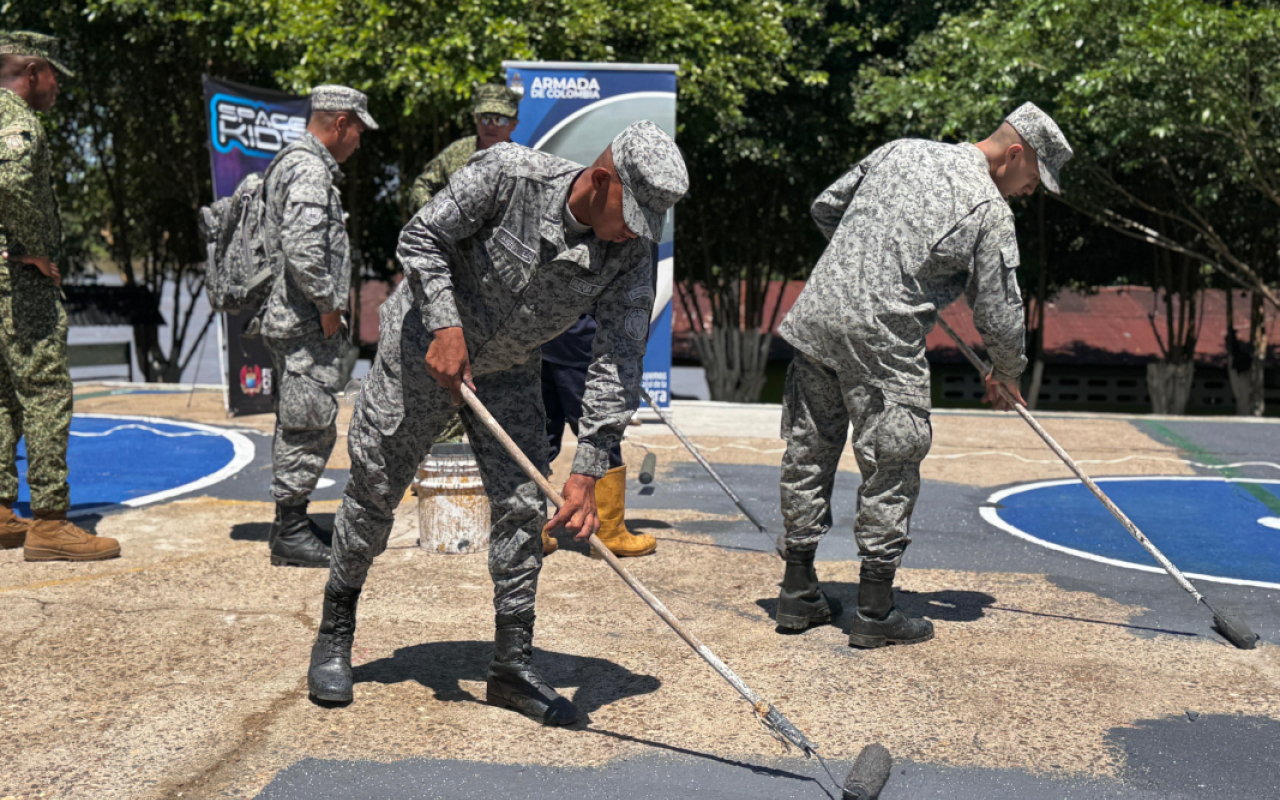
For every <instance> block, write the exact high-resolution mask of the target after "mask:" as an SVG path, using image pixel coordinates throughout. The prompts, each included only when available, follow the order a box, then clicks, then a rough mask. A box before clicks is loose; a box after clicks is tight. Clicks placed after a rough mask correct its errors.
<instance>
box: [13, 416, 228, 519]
mask: <svg viewBox="0 0 1280 800" xmlns="http://www.w3.org/2000/svg"><path fill="white" fill-rule="evenodd" d="M246 449H247V453H246V452H245V451H246ZM252 457H253V445H252V444H251V443H249V442H248V441H247V440H246V439H245V438H244V437H243V436H241V435H240V434H237V433H234V432H231V431H224V430H219V429H217V428H212V427H209V426H207V425H197V424H194V423H180V422H173V421H170V420H159V419H154V418H148V417H123V416H101V415H82V414H76V415H75V416H73V417H72V419H71V439H70V441H69V442H68V445H67V466H68V468H69V472H70V477H69V478H68V483H69V484H70V485H71V503H72V505H71V513H72V514H73V515H74V514H75V513H77V512H79V513H84V512H86V511H87V510H89V509H94V508H102V507H104V506H114V505H119V504H126V503H127V504H129V505H142V504H145V503H147V502H150V501H152V500H160V499H164V498H165V497H168V496H172V495H174V494H180V493H182V492H184V491H189V490H193V489H197V488H200V487H202V486H206V485H209V484H210V483H213V482H216V481H217V480H221V479H222V478H225V477H227V476H229V475H230V474H232V473H234V472H236V471H238V470H239V469H240V468H241V467H243V466H244V464H246V463H248V461H249V460H251V459H252ZM26 473H27V455H26V442H25V441H24V442H22V443H21V444H19V446H18V480H19V492H18V505H17V507H18V509H19V513H24V514H25V513H28V512H29V511H30V497H31V495H30V491H29V489H28V488H27V478H26Z"/></svg>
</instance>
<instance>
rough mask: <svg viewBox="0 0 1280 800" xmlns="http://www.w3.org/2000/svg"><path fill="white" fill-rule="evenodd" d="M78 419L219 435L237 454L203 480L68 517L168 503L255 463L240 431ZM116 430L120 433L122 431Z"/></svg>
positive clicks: (167, 422)
mask: <svg viewBox="0 0 1280 800" xmlns="http://www.w3.org/2000/svg"><path fill="white" fill-rule="evenodd" d="M75 416H77V417H82V418H84V419H118V420H125V421H128V422H135V423H136V422H142V423H150V424H153V425H154V424H160V425H174V426H177V427H182V428H190V429H191V430H192V431H199V432H201V433H202V434H204V435H216V436H221V437H223V438H225V439H226V440H227V441H229V442H231V447H232V450H233V454H232V456H231V460H230V461H228V462H227V463H226V464H225V465H224V466H223V467H222V468H221V469H219V470H218V471H216V472H212V473H210V474H208V475H205V476H204V477H203V478H198V479H196V480H194V481H191V482H190V483H184V484H183V485H181V486H175V487H173V488H172V489H165V490H163V491H159V492H153V493H151V494H147V495H143V496H142V497H134V498H131V499H129V500H123V501H121V502H120V503H118V504H116V503H106V504H103V505H100V506H92V507H89V508H79V509H75V510H74V511H71V512H68V514H67V516H68V517H83V516H85V515H87V514H93V513H95V512H98V511H102V510H104V509H108V508H115V507H116V506H117V505H123V506H128V507H130V508H137V507H139V506H145V505H150V504H151V503H158V502H160V501H161V500H167V499H169V498H170V497H176V496H178V495H180V494H186V493H187V492H194V491H195V490H197V489H203V488H204V487H206V486H212V485H214V484H215V483H221V482H222V481H224V480H226V479H227V478H230V477H231V476H232V475H234V474H236V473H237V472H239V471H240V470H242V469H244V468H245V467H247V466H248V465H249V464H250V462H252V461H253V456H254V447H253V442H251V441H249V438H248V437H247V436H244V435H243V434H240V433H237V432H236V431H230V430H226V429H224V428H215V427H213V426H212V425H202V424H201V423H199V422H185V421H179V420H174V419H163V418H161V417H135V416H129V415H125V414H76V415H75ZM121 427H125V426H121ZM130 427H132V426H130ZM113 430H118V428H116V429H113Z"/></svg>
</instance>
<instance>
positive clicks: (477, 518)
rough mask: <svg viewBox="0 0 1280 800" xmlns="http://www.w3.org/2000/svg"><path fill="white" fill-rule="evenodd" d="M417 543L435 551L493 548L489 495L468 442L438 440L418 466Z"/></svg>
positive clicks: (432, 551)
mask: <svg viewBox="0 0 1280 800" xmlns="http://www.w3.org/2000/svg"><path fill="white" fill-rule="evenodd" d="M414 485H415V486H416V487H417V493H418V546H419V547H421V548H422V549H423V550H426V551H427V552H430V553H479V552H481V551H484V550H488V549H489V495H487V494H486V493H485V491H484V484H483V483H482V482H481V481H480V467H479V466H478V465H477V464H476V457H475V455H474V454H473V453H472V452H471V445H469V444H437V445H435V446H433V447H432V448H431V452H430V453H429V454H428V455H427V457H426V458H425V459H423V461H422V464H421V465H419V467H418V477H417V480H415V481H414Z"/></svg>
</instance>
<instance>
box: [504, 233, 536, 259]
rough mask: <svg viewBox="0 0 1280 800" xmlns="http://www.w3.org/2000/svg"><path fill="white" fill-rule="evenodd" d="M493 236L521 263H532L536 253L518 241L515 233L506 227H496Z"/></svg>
mask: <svg viewBox="0 0 1280 800" xmlns="http://www.w3.org/2000/svg"><path fill="white" fill-rule="evenodd" d="M493 238H494V239H496V240H497V242H498V244H500V245H502V247H503V248H504V249H505V250H506V251H507V252H508V253H510V254H511V255H513V256H515V257H516V258H517V259H519V260H520V261H521V262H522V263H525V264H532V263H533V259H534V257H535V256H537V255H538V254H537V253H536V252H534V249H533V248H532V247H530V246H528V245H527V244H525V243H524V242H522V241H520V240H519V239H518V238H516V236H515V234H513V233H512V232H511V231H509V230H507V229H506V228H498V230H497V231H496V232H495V233H494V234H493Z"/></svg>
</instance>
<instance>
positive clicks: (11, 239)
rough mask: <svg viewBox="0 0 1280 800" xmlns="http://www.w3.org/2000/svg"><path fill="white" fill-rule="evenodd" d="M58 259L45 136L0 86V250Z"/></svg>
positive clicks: (55, 210)
mask: <svg viewBox="0 0 1280 800" xmlns="http://www.w3.org/2000/svg"><path fill="white" fill-rule="evenodd" d="M6 250H7V251H8V252H9V253H10V255H14V256H19V255H23V256H48V257H49V258H51V259H53V260H54V261H59V260H60V259H61V257H62V222H61V220H60V219H59V217H58V200H57V198H56V197H54V194H53V163H52V154H51V153H50V152H49V137H48V136H46V135H45V132H44V128H43V127H41V125H40V118H39V117H37V116H36V113H35V112H34V111H32V110H31V108H30V107H29V106H28V105H27V103H26V101H25V100H23V99H22V98H21V97H19V96H18V95H16V94H14V93H13V92H11V91H9V90H8V89H0V251H6Z"/></svg>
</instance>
